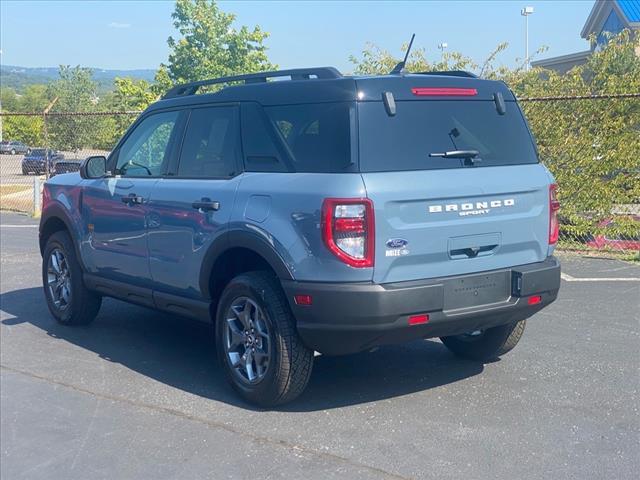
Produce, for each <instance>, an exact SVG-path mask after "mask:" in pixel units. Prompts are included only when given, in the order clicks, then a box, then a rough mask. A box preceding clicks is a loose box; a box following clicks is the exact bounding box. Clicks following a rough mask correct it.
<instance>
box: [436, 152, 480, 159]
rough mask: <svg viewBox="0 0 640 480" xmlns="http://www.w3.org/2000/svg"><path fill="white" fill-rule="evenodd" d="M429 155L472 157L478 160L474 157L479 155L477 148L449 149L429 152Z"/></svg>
mask: <svg viewBox="0 0 640 480" xmlns="http://www.w3.org/2000/svg"><path fill="white" fill-rule="evenodd" d="M429 156H430V157H442V158H472V159H475V160H476V161H478V160H479V159H476V157H478V156H480V152H479V151H478V150H450V151H448V152H441V153H437V152H435V153H430V154H429Z"/></svg>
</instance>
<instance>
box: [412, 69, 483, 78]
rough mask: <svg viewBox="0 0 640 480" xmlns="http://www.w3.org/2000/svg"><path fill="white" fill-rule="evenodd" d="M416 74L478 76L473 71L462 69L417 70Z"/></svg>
mask: <svg viewBox="0 0 640 480" xmlns="http://www.w3.org/2000/svg"><path fill="white" fill-rule="evenodd" d="M418 75H446V76H449V77H467V78H478V76H477V75H476V74H475V73H471V72H466V71H464V70H448V71H441V72H419V73H418Z"/></svg>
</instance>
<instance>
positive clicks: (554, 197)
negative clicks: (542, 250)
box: [549, 183, 560, 245]
mask: <svg viewBox="0 0 640 480" xmlns="http://www.w3.org/2000/svg"><path fill="white" fill-rule="evenodd" d="M557 190H558V185H557V184H556V183H552V184H551V185H549V245H555V244H556V243H558V236H559V235H560V222H559V220H558V210H560V202H559V201H558V193H557Z"/></svg>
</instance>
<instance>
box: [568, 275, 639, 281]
mask: <svg viewBox="0 0 640 480" xmlns="http://www.w3.org/2000/svg"><path fill="white" fill-rule="evenodd" d="M560 278H562V280H564V281H565V282H640V278H638V277H626V278H625V277H602V278H597V277H594V278H576V277H572V276H571V275H567V274H566V273H561V274H560Z"/></svg>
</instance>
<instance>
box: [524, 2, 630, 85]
mask: <svg viewBox="0 0 640 480" xmlns="http://www.w3.org/2000/svg"><path fill="white" fill-rule="evenodd" d="M625 28H626V29H629V30H631V31H635V32H637V31H638V30H640V0H597V1H596V2H595V4H594V5H593V8H592V9H591V13H590V14H589V17H588V18H587V21H586V22H585V24H584V27H582V31H581V32H580V36H581V37H582V38H584V39H585V40H589V39H590V37H591V35H595V41H594V42H591V48H590V49H589V50H585V51H583V52H577V53H570V54H568V55H560V56H558V57H551V58H545V59H542V60H536V61H533V62H531V66H532V67H541V68H548V69H550V70H555V71H557V72H559V73H565V72H568V71H569V70H571V69H572V68H573V67H575V66H577V65H582V64H584V63H586V62H587V60H588V59H589V56H590V55H591V52H593V51H594V50H595V49H597V48H598V47H599V46H600V45H602V44H603V43H605V42H606V41H607V35H608V34H617V33H620V32H621V31H622V30H624V29H625ZM638 54H639V55H640V49H639V50H638Z"/></svg>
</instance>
